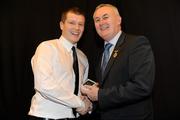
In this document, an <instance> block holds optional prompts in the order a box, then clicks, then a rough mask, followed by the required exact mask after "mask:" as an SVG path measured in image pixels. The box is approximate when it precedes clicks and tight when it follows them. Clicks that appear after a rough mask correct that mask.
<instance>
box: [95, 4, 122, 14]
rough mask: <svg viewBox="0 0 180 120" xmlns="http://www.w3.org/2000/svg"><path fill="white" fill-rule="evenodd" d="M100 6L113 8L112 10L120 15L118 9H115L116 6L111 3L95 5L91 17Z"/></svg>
mask: <svg viewBox="0 0 180 120" xmlns="http://www.w3.org/2000/svg"><path fill="white" fill-rule="evenodd" d="M102 7H110V8H112V9H113V11H114V12H115V14H116V15H118V16H120V14H119V11H118V9H117V7H116V6H114V5H111V4H100V5H98V6H97V7H96V9H95V11H94V14H93V17H94V15H95V12H96V11H97V10H98V9H99V8H102Z"/></svg>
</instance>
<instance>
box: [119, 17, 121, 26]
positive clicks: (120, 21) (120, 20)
mask: <svg viewBox="0 0 180 120" xmlns="http://www.w3.org/2000/svg"><path fill="white" fill-rule="evenodd" d="M118 21H119V23H118V24H119V25H121V16H118Z"/></svg>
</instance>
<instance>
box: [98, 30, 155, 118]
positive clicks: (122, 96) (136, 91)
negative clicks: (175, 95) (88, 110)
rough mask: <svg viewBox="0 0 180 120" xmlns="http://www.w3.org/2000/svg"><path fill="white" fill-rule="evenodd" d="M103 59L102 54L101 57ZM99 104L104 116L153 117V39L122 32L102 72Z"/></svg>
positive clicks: (99, 76) (99, 73) (99, 71)
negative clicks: (151, 44) (150, 40)
mask: <svg viewBox="0 0 180 120" xmlns="http://www.w3.org/2000/svg"><path fill="white" fill-rule="evenodd" d="M99 61H101V57H100V59H99ZM100 66H101V63H100V62H99V65H98V68H97V69H96V70H97V71H96V76H97V80H99V85H100V89H99V92H98V106H99V109H100V112H101V117H102V119H104V120H106V119H107V120H111V119H114V120H118V119H119V120H120V119H121V120H151V119H153V118H152V113H153V109H152V101H151V93H152V88H153V81H154V74H155V65H154V56H153V52H152V49H151V47H150V44H149V41H148V40H147V38H145V37H144V36H134V35H128V34H126V33H124V32H122V34H121V36H120V38H119V40H118V42H117V44H116V46H115V48H114V51H113V53H112V55H111V57H110V60H109V62H108V64H107V67H106V69H105V73H104V76H101V70H100V68H101V67H100Z"/></svg>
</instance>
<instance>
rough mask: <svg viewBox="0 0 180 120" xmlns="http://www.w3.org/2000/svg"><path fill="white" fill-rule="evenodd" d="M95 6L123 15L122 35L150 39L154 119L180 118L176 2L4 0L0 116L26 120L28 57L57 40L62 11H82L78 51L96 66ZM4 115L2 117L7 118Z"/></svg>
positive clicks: (179, 40) (178, 11) (29, 92)
mask: <svg viewBox="0 0 180 120" xmlns="http://www.w3.org/2000/svg"><path fill="white" fill-rule="evenodd" d="M99 3H111V4H114V5H116V6H117V7H118V9H119V11H120V14H121V16H122V22H123V23H122V26H123V31H124V32H127V33H133V34H143V35H145V36H146V37H148V39H149V41H150V43H151V45H152V49H153V52H154V55H155V61H156V80H155V88H154V91H153V105H154V114H155V120H166V119H167V120H169V119H172V120H174V119H175V118H176V119H178V118H180V117H179V114H180V102H179V101H180V94H179V91H180V87H179V86H180V77H179V75H180V47H179V45H180V35H179V34H180V7H179V6H180V2H179V0H6V1H1V3H0V11H1V13H0V16H1V17H0V66H1V67H0V75H1V78H0V81H1V83H0V115H1V118H3V117H6V120H10V119H17V120H25V119H26V117H27V113H28V111H29V106H30V102H31V97H32V95H33V94H34V89H33V85H34V84H33V74H32V70H31V64H30V61H31V57H32V56H33V54H34V52H35V49H36V47H37V46H38V44H39V43H40V42H42V41H45V40H48V39H53V38H58V37H59V35H60V34H61V32H60V30H59V19H60V15H61V12H62V10H64V9H66V8H68V7H71V6H78V7H80V8H81V9H83V10H84V11H85V12H86V29H85V32H84V35H83V37H82V39H81V40H80V42H79V44H78V47H79V48H80V49H82V50H83V51H84V53H85V54H86V55H87V57H88V59H89V63H90V74H89V78H90V79H94V69H93V68H94V66H93V65H94V63H95V62H96V61H95V57H96V52H97V50H98V49H99V48H100V47H102V41H101V40H99V39H100V38H99V36H98V35H97V34H96V31H95V29H94V25H93V19H92V13H93V12H94V9H95V7H96V6H97V5H98V4H99ZM5 115H6V116H5Z"/></svg>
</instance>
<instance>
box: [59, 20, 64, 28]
mask: <svg viewBox="0 0 180 120" xmlns="http://www.w3.org/2000/svg"><path fill="white" fill-rule="evenodd" d="M59 26H60V29H61V30H63V28H64V23H63V22H62V21H60V23H59Z"/></svg>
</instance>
